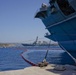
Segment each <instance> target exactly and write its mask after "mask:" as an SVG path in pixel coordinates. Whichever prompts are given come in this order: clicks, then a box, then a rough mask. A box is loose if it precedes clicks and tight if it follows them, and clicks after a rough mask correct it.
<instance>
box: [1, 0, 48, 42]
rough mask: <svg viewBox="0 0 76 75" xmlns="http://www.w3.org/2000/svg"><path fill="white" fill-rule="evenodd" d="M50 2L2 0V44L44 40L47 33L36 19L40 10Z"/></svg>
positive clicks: (46, 0) (40, 0) (45, 0)
mask: <svg viewBox="0 0 76 75" xmlns="http://www.w3.org/2000/svg"><path fill="white" fill-rule="evenodd" d="M48 1H49V0H0V42H25V41H28V40H31V39H35V38H36V36H39V38H43V37H44V34H45V33H46V32H47V30H46V29H45V26H44V25H43V23H42V22H41V20H40V19H35V18H34V15H35V14H36V12H37V10H38V8H39V7H40V6H41V4H42V3H48Z"/></svg>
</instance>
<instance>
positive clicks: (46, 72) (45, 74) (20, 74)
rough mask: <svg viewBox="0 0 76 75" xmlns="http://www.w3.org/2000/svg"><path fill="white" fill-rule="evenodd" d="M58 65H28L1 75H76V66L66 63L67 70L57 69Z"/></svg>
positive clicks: (3, 72)
mask: <svg viewBox="0 0 76 75" xmlns="http://www.w3.org/2000/svg"><path fill="white" fill-rule="evenodd" d="M55 67H56V65H53V64H50V65H48V66H47V67H42V68H40V67H37V66H32V67H27V68H25V69H21V70H11V71H2V72H0V75H76V67H75V66H72V65H64V67H65V68H66V69H65V70H61V71H60V70H55Z"/></svg>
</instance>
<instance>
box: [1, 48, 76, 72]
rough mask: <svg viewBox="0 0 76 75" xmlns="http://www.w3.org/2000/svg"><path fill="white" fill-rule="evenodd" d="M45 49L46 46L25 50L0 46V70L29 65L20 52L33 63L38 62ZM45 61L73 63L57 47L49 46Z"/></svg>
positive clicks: (22, 67)
mask: <svg viewBox="0 0 76 75" xmlns="http://www.w3.org/2000/svg"><path fill="white" fill-rule="evenodd" d="M25 49H26V48H25ZM46 51H47V48H38V47H36V48H33V47H32V48H31V47H30V48H28V49H27V51H26V52H25V50H23V49H22V48H0V71H6V70H18V69H24V68H26V67H29V66H31V65H30V64H28V63H27V62H25V61H24V60H23V59H22V57H21V54H22V53H23V54H22V55H23V57H24V58H26V59H28V60H29V61H32V62H33V63H36V64H37V63H38V62H42V60H43V59H44V57H45V55H46ZM73 54H75V53H73ZM47 61H48V62H49V63H51V64H74V61H73V60H72V59H71V57H70V56H69V55H68V54H67V53H66V52H64V51H63V50H61V49H60V48H59V47H51V48H50V50H49V52H48V55H47Z"/></svg>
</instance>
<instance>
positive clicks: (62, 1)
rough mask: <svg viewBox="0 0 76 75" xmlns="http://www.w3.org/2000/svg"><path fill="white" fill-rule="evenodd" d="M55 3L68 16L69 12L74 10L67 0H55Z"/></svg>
mask: <svg viewBox="0 0 76 75" xmlns="http://www.w3.org/2000/svg"><path fill="white" fill-rule="evenodd" d="M57 3H58V5H59V8H60V9H61V11H62V12H63V13H64V14H65V15H66V16H68V15H70V14H72V13H74V12H75V10H74V9H73V7H72V6H71V5H70V4H69V2H68V1H67V0H57Z"/></svg>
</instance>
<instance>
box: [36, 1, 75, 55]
mask: <svg viewBox="0 0 76 75" xmlns="http://www.w3.org/2000/svg"><path fill="white" fill-rule="evenodd" d="M49 3H50V6H47V5H46V4H42V7H41V8H40V10H39V11H38V12H37V13H36V16H35V18H40V19H41V20H42V22H43V23H44V25H45V27H46V29H47V30H48V31H49V32H50V35H48V34H47V35H46V36H45V37H47V38H49V39H51V40H53V41H56V42H58V44H59V45H60V47H61V48H63V49H65V50H67V51H68V52H69V53H70V54H71V52H72V51H75V52H76V4H75V3H76V0H50V2H49Z"/></svg>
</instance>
